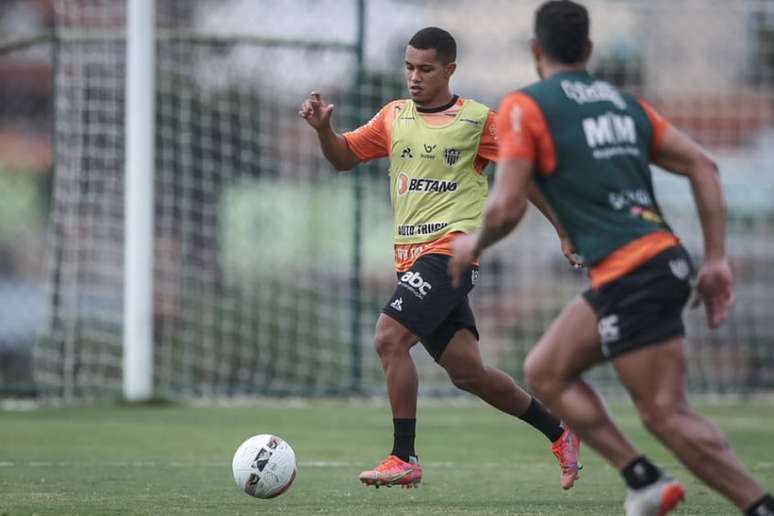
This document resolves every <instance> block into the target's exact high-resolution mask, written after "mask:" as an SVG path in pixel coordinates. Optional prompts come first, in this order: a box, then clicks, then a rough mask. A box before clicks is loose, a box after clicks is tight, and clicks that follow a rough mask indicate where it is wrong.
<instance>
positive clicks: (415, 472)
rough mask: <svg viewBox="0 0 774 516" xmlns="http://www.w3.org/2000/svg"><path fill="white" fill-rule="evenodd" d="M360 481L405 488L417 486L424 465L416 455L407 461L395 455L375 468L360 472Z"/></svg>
mask: <svg viewBox="0 0 774 516" xmlns="http://www.w3.org/2000/svg"><path fill="white" fill-rule="evenodd" d="M359 478H360V482H362V483H363V485H365V486H374V487H376V488H377V489H378V488H379V486H387V487H392V486H398V485H399V486H401V487H403V488H409V489H410V488H412V487H416V486H417V484H419V482H421V481H422V466H420V465H419V462H418V461H417V459H416V458H415V457H411V459H409V462H405V461H403V460H401V459H399V458H398V457H396V456H395V455H390V456H389V457H387V458H386V459H384V460H383V461H382V462H381V463H380V464H379V465H378V466H376V467H375V468H374V469H370V470H367V471H363V472H362V473H360V477H359Z"/></svg>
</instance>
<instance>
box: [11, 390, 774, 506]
mask: <svg viewBox="0 0 774 516" xmlns="http://www.w3.org/2000/svg"><path fill="white" fill-rule="evenodd" d="M613 408H614V413H615V414H616V416H617V417H618V419H619V420H620V421H621V423H622V424H623V426H624V427H625V428H626V429H627V430H631V431H632V433H631V435H632V437H633V438H634V440H635V441H636V442H637V444H638V445H639V446H640V447H641V448H642V449H643V450H644V451H645V452H646V453H648V454H650V455H651V456H652V457H653V458H655V459H656V460H657V461H658V462H659V463H661V464H663V465H666V466H667V468H668V469H669V470H670V472H671V473H673V474H675V475H677V476H678V477H679V478H681V479H682V480H684V481H685V482H686V484H687V489H688V503H687V504H685V505H684V506H683V509H682V510H681V511H679V513H678V514H684V515H688V514H693V515H702V516H706V515H729V514H735V511H734V510H733V508H732V507H731V506H730V505H729V504H728V503H727V502H725V501H723V500H722V499H720V498H719V497H718V496H717V495H715V494H713V493H710V492H709V490H708V489H707V488H706V487H704V486H702V485H700V484H698V483H697V482H696V481H694V480H692V479H691V477H690V476H689V475H688V474H687V473H686V472H685V470H683V469H682V468H679V467H677V465H676V464H675V461H674V460H673V459H672V458H671V457H670V456H668V455H667V454H666V453H665V452H663V451H662V450H661V449H660V448H658V447H657V446H656V445H655V443H654V441H653V440H652V439H651V438H649V437H648V436H646V435H645V434H644V433H643V432H642V431H641V430H639V425H638V424H637V421H636V418H635V417H634V413H633V411H632V410H631V408H628V407H626V406H618V405H616V406H614V407H613ZM701 411H702V412H703V413H704V414H706V415H708V416H710V417H711V419H712V420H713V421H715V422H716V423H718V424H719V426H720V427H722V428H723V429H724V430H725V431H726V432H727V433H728V435H729V437H730V439H731V441H732V443H733V444H734V446H735V448H736V450H737V452H738V454H739V455H740V456H741V457H742V459H743V460H744V461H745V462H746V463H747V464H748V465H749V466H750V468H751V469H752V470H753V472H754V473H755V475H756V477H757V478H758V479H760V480H761V481H762V482H763V483H764V484H765V485H767V486H768V487H769V488H772V487H774V445H773V444H771V439H770V438H771V429H772V428H774V406H772V405H766V404H744V405H734V404H724V405H717V406H702V407H701ZM265 432H266V433H276V434H278V435H280V436H282V437H283V438H285V439H287V440H288V441H289V442H290V443H291V445H292V446H293V447H294V449H295V451H296V454H297V457H298V461H299V473H298V478H297V479H296V482H295V484H294V485H293V487H292V489H291V490H290V491H289V492H288V493H287V494H284V495H282V496H281V497H279V498H276V499H274V500H268V501H263V500H256V499H253V498H250V497H249V496H247V495H245V494H243V493H241V492H239V491H238V490H237V488H236V486H235V485H234V482H233V480H232V478H231V471H230V464H231V457H232V454H233V452H234V450H235V449H236V447H237V446H238V445H239V443H240V442H241V441H242V440H243V439H245V438H246V437H248V436H250V435H253V434H257V433H265ZM390 436H391V422H390V417H389V413H388V411H387V408H386V403H384V402H381V401H379V402H375V403H347V402H333V401H316V402H292V403H288V402H285V403H278V402H271V403H265V404H257V405H251V406H244V407H187V406H172V407H109V408H105V407H101V408H100V407H92V408H62V409H52V408H46V409H38V410H32V411H4V412H0V514H8V515H17V514H261V515H263V514H304V515H305V514H335V515H350V514H351V515H363V514H390V515H395V514H444V515H457V514H478V515H483V514H523V515H527V514H529V515H546V516H554V515H560V514H561V515H594V516H602V515H608V514H610V515H620V514H622V512H623V511H622V508H621V503H622V499H623V496H624V489H623V486H622V483H621V481H620V479H619V477H618V474H617V473H616V472H615V471H614V470H612V469H611V468H610V467H608V466H606V465H605V464H604V463H603V462H602V461H601V460H599V459H598V458H597V457H596V456H595V455H593V454H591V453H586V454H585V455H584V457H583V462H584V463H585V465H586V469H585V470H584V474H583V477H582V479H581V481H580V482H579V483H578V484H577V485H576V488H575V489H573V490H571V491H568V492H562V491H561V490H560V488H559V486H558V468H557V466H556V464H555V463H554V458H553V457H552V456H551V455H550V453H549V450H548V446H547V441H545V439H544V438H543V437H542V436H541V435H539V434H537V433H536V432H533V431H531V430H530V429H529V428H528V427H527V426H526V425H524V424H521V423H519V422H516V421H514V420H511V419H510V418H508V417H506V416H503V415H501V414H499V413H497V412H495V411H494V410H492V409H490V408H488V407H486V406H484V405H481V404H478V403H476V402H470V403H468V402H466V403H459V402H454V401H448V402H445V401H433V402H432V403H430V402H425V403H423V404H421V405H420V419H419V437H418V440H417V445H418V451H419V452H420V457H421V459H422V462H423V463H424V479H423V482H422V486H421V488H420V489H417V490H412V491H409V490H402V489H397V488H393V489H385V488H382V489H379V490H376V489H373V488H364V487H361V486H360V485H359V484H358V482H357V479H356V478H357V473H358V472H359V471H360V470H361V469H364V468H366V467H369V466H373V465H374V464H375V463H376V461H377V460H378V459H380V458H382V456H383V455H384V454H385V452H386V451H387V449H388V446H389V445H390V443H391V437H390Z"/></svg>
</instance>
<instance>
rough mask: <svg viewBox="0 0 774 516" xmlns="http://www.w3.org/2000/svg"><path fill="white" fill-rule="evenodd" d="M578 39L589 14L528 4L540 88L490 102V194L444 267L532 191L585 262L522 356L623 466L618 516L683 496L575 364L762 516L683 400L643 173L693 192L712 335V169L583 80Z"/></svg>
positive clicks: (760, 503)
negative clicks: (494, 143) (584, 271)
mask: <svg viewBox="0 0 774 516" xmlns="http://www.w3.org/2000/svg"><path fill="white" fill-rule="evenodd" d="M588 32H589V18H588V13H587V11H586V9H585V8H584V7H583V6H581V5H579V4H576V3H575V2H572V1H569V0H560V1H550V2H546V3H544V4H543V5H542V6H541V7H540V8H539V9H538V11H537V14H536V19H535V34H536V37H535V40H533V43H532V51H533V54H534V56H535V60H536V63H537V68H538V73H539V75H540V78H541V79H542V80H541V81H540V82H538V83H536V84H534V85H531V86H528V87H526V88H523V89H521V90H519V91H518V92H515V93H512V94H510V95H508V96H507V97H506V98H505V100H503V102H502V104H501V105H500V109H499V111H498V123H497V129H498V135H499V138H500V160H499V161H498V166H497V173H496V184H495V188H494V190H493V192H492V195H491V197H490V200H489V204H488V206H487V208H486V215H485V223H484V227H483V228H482V230H481V231H479V232H477V233H476V234H475V235H466V236H464V237H461V238H459V239H457V240H455V242H454V244H453V245H454V248H455V257H454V259H453V262H452V270H453V273H454V275H455V277H460V276H461V275H463V274H464V271H465V270H466V269H467V267H469V264H470V263H471V262H472V261H473V260H475V259H477V258H478V256H479V255H480V253H481V251H482V250H483V249H485V248H486V247H487V246H489V245H491V244H492V243H494V242H496V241H497V240H499V239H501V238H503V237H505V236H506V235H507V234H508V233H509V232H510V231H511V230H512V229H513V228H514V227H515V226H516V224H518V222H519V220H520V219H521V217H522V214H523V211H524V206H525V204H526V192H527V188H528V185H530V184H531V183H532V182H533V181H536V182H537V184H538V186H539V187H540V189H541V191H542V192H543V194H544V195H545V198H546V201H547V202H548V203H549V205H550V206H551V207H552V208H553V210H554V212H555V215H556V216H557V217H558V219H559V222H560V223H561V225H562V227H564V228H565V229H566V231H567V233H568V234H569V236H570V238H571V240H572V243H573V244H574V245H575V247H576V249H577V250H578V252H579V253H580V254H581V255H582V256H583V257H584V260H585V262H586V265H587V266H588V267H589V268H590V276H591V288H590V289H589V290H588V291H587V292H585V293H584V295H583V296H580V297H578V298H577V299H576V300H575V301H573V302H571V303H570V304H569V305H568V306H567V308H566V309H565V310H564V311H563V312H562V313H561V314H560V315H559V317H558V318H557V319H556V321H554V323H553V324H552V325H551V326H550V327H549V328H548V330H547V331H546V333H545V334H544V335H543V337H542V338H541V339H540V341H539V342H538V344H537V346H536V347H535V348H534V349H533V350H532V351H531V352H530V354H529V356H528V357H527V361H526V364H525V371H526V374H527V379H528V382H529V384H530V385H531V386H532V388H533V389H534V392H535V393H536V394H537V395H538V396H539V397H540V399H541V400H542V401H544V402H545V403H546V404H547V405H548V407H549V408H550V409H551V410H552V411H553V412H554V413H555V414H558V415H560V416H561V417H562V418H563V420H564V421H565V422H567V423H568V424H569V425H570V426H571V427H572V428H573V430H575V431H576V432H577V433H578V435H580V437H581V439H582V440H583V441H584V442H585V443H587V444H589V445H590V446H591V447H593V448H594V449H595V450H596V451H597V452H599V453H600V454H602V455H603V456H604V457H605V458H606V459H607V460H608V461H609V462H610V463H611V464H612V465H613V466H614V467H615V468H616V469H618V470H620V471H621V474H622V476H623V478H624V480H625V482H626V484H627V486H628V487H629V494H628V496H627V498H626V502H625V508H626V514H627V516H656V515H663V514H666V513H668V512H671V511H672V510H673V509H674V508H675V506H676V505H677V504H678V503H679V501H680V500H681V499H682V497H683V486H682V485H681V484H680V483H679V482H677V481H675V480H674V479H672V478H671V477H669V476H667V475H666V474H665V473H664V472H663V471H661V470H660V469H659V468H658V467H656V466H655V465H654V464H653V463H651V462H650V461H649V460H648V459H647V458H646V457H644V456H642V454H640V452H638V451H637V450H636V449H635V448H634V447H633V446H632V444H631V443H630V442H629V441H628V440H627V439H626V437H625V436H624V435H623V434H622V433H621V431H620V430H619V429H618V427H617V426H616V425H615V424H614V423H613V421H612V420H611V418H610V417H609V415H608V414H607V412H606V410H605V408H604V405H603V403H602V400H601V399H600V398H599V396H598V395H597V394H596V392H595V391H594V390H593V389H592V388H591V387H590V386H589V385H588V384H587V383H586V382H584V381H583V378H582V376H581V375H582V374H583V373H584V372H585V371H586V370H588V369H589V368H591V367H593V366H595V365H596V364H599V363H601V362H603V361H606V360H609V361H611V362H612V364H613V367H614V368H615V370H616V372H617V373H618V377H619V379H620V380H621V382H622V383H623V384H624V386H625V387H626V389H627V390H628V391H629V393H630V394H631V396H632V398H633V400H634V403H635V405H636V406H637V409H638V410H639V413H640V416H641V418H642V421H643V422H644V423H645V426H646V427H647V428H648V430H650V431H651V433H652V434H653V435H655V436H656V437H657V438H658V439H659V440H660V441H661V442H662V443H663V444H664V445H665V446H666V447H667V448H669V450H670V451H671V452H673V453H674V454H675V455H676V456H677V458H678V459H679V460H680V461H681V462H682V463H683V464H685V466H686V467H688V469H690V470H691V472H692V473H694V474H695V475H696V476H698V477H699V478H700V479H702V480H703V481H704V482H706V483H707V485H709V486H710V487H712V488H714V489H715V490H716V491H718V492H719V493H721V494H723V495H724V496H726V497H727V498H728V499H730V500H731V501H732V502H733V503H734V504H735V505H736V506H737V507H739V508H740V509H742V510H743V511H744V512H745V514H747V515H748V516H774V500H772V498H771V496H769V495H767V494H765V493H764V491H763V490H762V489H761V487H760V486H759V485H758V484H756V482H755V481H754V480H753V479H752V478H751V477H750V475H749V473H748V472H747V471H746V470H745V469H744V467H743V466H742V464H740V463H739V461H738V460H737V459H736V457H735V456H734V455H733V453H732V452H731V449H730V447H729V446H728V443H727V442H726V440H725V437H724V436H723V435H722V434H721V433H720V432H719V431H718V430H717V429H716V428H715V427H714V426H713V425H712V424H711V423H709V422H708V421H707V420H705V419H704V418H702V417H701V416H699V415H698V414H697V413H696V412H694V411H693V410H692V409H691V407H690V406H689V404H688V401H687V399H686V396H685V368H686V366H685V356H684V343H683V342H684V331H685V329H684V326H683V321H682V310H683V307H684V306H685V304H686V302H687V300H688V297H689V293H690V276H691V272H692V265H691V261H690V258H689V257H688V255H687V253H686V251H685V249H684V248H683V247H682V246H681V245H680V242H679V240H678V239H677V237H676V236H675V235H674V234H673V233H672V231H671V229H670V228H669V226H668V225H667V224H666V222H665V221H664V219H663V217H662V215H661V210H660V208H659V206H658V203H657V202H656V198H655V194H654V192H653V184H652V180H651V172H650V168H649V163H650V162H654V163H656V164H657V165H659V166H660V167H661V168H663V169H665V170H668V171H670V172H672V173H675V174H678V175H682V176H685V177H687V178H688V180H689V181H690V182H691V186H692V187H693V192H694V197H695V199H696V204H697V205H698V207H699V215H700V219H701V223H702V228H703V230H704V243H705V253H704V263H703V264H702V266H701V269H700V270H699V280H698V287H697V294H698V297H699V299H701V300H702V301H703V302H704V304H705V306H706V309H707V316H708V319H709V325H710V327H712V328H716V327H718V326H719V325H720V324H722V323H723V322H724V321H725V319H726V318H727V316H728V311H729V307H730V306H731V303H732V301H733V284H732V276H731V270H730V269H729V265H728V260H727V259H726V255H725V248H724V236H725V207H724V202H723V195H722V191H721V187H720V181H719V179H718V173H717V169H716V167H715V164H714V163H713V162H712V161H711V160H710V159H709V158H708V157H707V156H706V154H705V153H704V152H703V151H702V150H701V148H700V147H699V146H698V145H697V144H696V143H694V142H693V141H692V140H691V139H689V138H688V137H686V136H685V135H683V134H682V133H681V132H679V131H678V130H677V129H675V128H674V127H672V126H671V125H669V124H668V123H667V122H666V121H665V120H664V119H663V118H661V117H660V116H659V115H658V114H657V113H656V112H655V111H654V110H653V109H652V108H651V107H650V106H649V105H648V104H647V103H645V102H643V101H640V100H638V99H635V98H633V97H631V96H629V95H627V94H625V93H623V92H621V91H619V90H617V89H616V88H614V87H613V86H611V85H610V84H608V83H606V82H604V81H600V80H597V79H595V78H594V77H593V76H591V75H590V74H589V73H588V72H587V71H586V63H587V60H588V58H589V56H590V54H591V48H592V47H591V41H590V40H589V38H588Z"/></svg>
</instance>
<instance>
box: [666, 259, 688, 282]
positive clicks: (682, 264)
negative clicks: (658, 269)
mask: <svg viewBox="0 0 774 516" xmlns="http://www.w3.org/2000/svg"><path fill="white" fill-rule="evenodd" d="M669 268H670V269H671V270H672V274H674V275H675V278H677V279H679V280H684V279H686V278H687V277H688V276H689V275H690V274H691V266H690V265H689V264H688V260H686V259H685V258H677V259H676V260H669Z"/></svg>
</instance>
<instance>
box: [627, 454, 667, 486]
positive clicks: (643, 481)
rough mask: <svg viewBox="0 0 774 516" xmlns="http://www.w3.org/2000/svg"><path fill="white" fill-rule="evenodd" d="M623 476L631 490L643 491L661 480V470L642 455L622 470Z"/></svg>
mask: <svg viewBox="0 0 774 516" xmlns="http://www.w3.org/2000/svg"><path fill="white" fill-rule="evenodd" d="M621 475H623V477H624V480H625V481H626V485H627V486H629V488H630V489H642V488H643V487H647V486H649V485H650V484H652V483H654V482H655V481H656V480H658V479H659V478H661V470H660V469H658V467H656V466H655V465H654V464H653V463H652V462H650V461H649V460H648V459H646V458H645V456H644V455H641V456H639V457H637V458H636V459H634V460H633V461H631V462H630V463H629V465H628V466H626V467H625V468H624V469H622V470H621Z"/></svg>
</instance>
